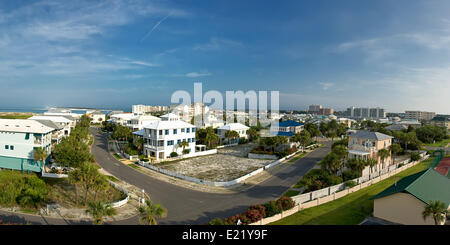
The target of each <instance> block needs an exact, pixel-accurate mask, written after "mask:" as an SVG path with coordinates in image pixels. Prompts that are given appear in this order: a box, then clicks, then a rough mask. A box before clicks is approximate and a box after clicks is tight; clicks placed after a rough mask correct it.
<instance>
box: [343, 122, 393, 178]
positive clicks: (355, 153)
mask: <svg viewBox="0 0 450 245" xmlns="http://www.w3.org/2000/svg"><path fill="white" fill-rule="evenodd" d="M392 138H393V137H392V136H389V135H386V134H382V133H378V132H370V131H364V130H361V131H358V132H356V133H354V134H351V135H349V136H348V159H352V158H359V159H363V160H366V159H368V158H373V159H376V160H377V162H378V164H377V165H376V166H374V167H373V169H370V167H366V168H365V169H364V170H363V172H362V176H365V175H368V174H370V173H371V172H375V171H380V170H381V169H384V168H387V167H389V165H391V164H393V162H392V159H391V156H389V157H387V158H385V159H384V161H382V160H381V157H379V156H378V152H379V151H380V150H381V149H388V150H389V147H390V146H391V144H392Z"/></svg>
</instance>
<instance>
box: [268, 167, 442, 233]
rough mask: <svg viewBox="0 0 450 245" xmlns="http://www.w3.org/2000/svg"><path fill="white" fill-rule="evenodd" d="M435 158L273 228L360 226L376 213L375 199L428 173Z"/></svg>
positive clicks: (275, 223)
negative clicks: (406, 180) (410, 178)
mask: <svg viewBox="0 0 450 245" xmlns="http://www.w3.org/2000/svg"><path fill="white" fill-rule="evenodd" d="M432 159H434V158H429V159H427V160H425V161H423V162H421V163H419V164H417V165H416V166H413V167H410V168H408V169H406V170H404V171H403V172H401V173H398V174H396V175H394V176H392V177H390V178H388V179H385V180H383V181H380V182H378V183H376V184H374V185H371V186H369V187H366V188H364V189H362V190H359V191H357V192H354V193H351V194H349V195H347V196H345V197H342V198H339V199H337V200H335V201H332V202H328V203H325V204H322V205H320V206H317V207H312V208H308V209H305V210H302V211H300V212H297V213H295V214H293V215H291V216H288V217H286V218H284V219H281V220H279V221H276V222H273V223H271V225H357V224H359V223H361V222H362V221H363V220H364V219H365V218H366V217H368V216H370V215H371V214H372V213H373V200H369V198H371V197H372V196H375V195H376V194H378V193H380V192H382V191H383V190H384V189H386V188H388V187H389V186H391V185H392V184H394V183H395V181H398V180H400V179H401V178H403V177H406V176H409V175H412V174H415V173H418V172H420V171H423V170H425V169H427V168H428V167H429V165H430V163H431V161H432Z"/></svg>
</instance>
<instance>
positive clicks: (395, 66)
mask: <svg viewBox="0 0 450 245" xmlns="http://www.w3.org/2000/svg"><path fill="white" fill-rule="evenodd" d="M449 12H450V1H447V0H436V1H427V0H418V1H410V0H398V1H391V0H378V1H359V0H342V1H324V0H318V1H295V0H286V1H282V2H276V1H265V0H262V1H257V2H255V1H244V2H243V1H237V0H229V1H189V0H183V1H182V0H169V1H159V0H115V1H106V0H104V1H103V0H100V1H95V2H92V1H2V2H0V28H1V29H2V33H0V50H1V53H2V55H1V56H0V87H1V89H2V90H1V91H2V96H1V97H0V104H1V105H2V107H38V106H40V105H42V106H43V107H45V106H73V105H77V106H82V107H102V108H103V107H104V108H127V107H129V108H130V109H131V105H133V104H149V105H159V104H161V105H168V104H170V96H171V94H172V93H173V92H175V91H176V90H186V91H192V86H193V84H194V82H202V83H203V84H204V89H205V90H218V91H221V92H224V91H226V90H242V91H249V90H255V91H260V90H265V91H271V90H278V91H280V109H295V110H306V109H307V107H308V106H309V105H310V104H322V105H323V106H324V107H329V108H334V109H335V110H337V111H343V110H345V109H346V108H347V107H350V106H355V107H382V108H385V109H386V111H387V112H404V111H405V110H420V111H432V112H436V113H438V114H450V106H449V105H450V97H449V96H448V95H449V94H450V17H449V16H448V13H449Z"/></svg>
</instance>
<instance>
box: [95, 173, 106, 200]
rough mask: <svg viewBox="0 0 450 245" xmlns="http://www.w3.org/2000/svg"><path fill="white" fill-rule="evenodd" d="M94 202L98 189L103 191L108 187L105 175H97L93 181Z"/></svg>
mask: <svg viewBox="0 0 450 245" xmlns="http://www.w3.org/2000/svg"><path fill="white" fill-rule="evenodd" d="M93 187H94V190H95V193H94V202H96V201H97V195H98V192H99V191H105V190H107V189H108V188H109V183H108V181H107V180H106V176H105V175H99V176H98V177H97V178H96V179H95V181H94V186H93Z"/></svg>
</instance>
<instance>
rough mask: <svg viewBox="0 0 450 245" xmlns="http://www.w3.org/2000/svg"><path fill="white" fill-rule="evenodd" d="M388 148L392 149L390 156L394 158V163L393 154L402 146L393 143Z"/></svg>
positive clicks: (399, 150)
mask: <svg viewBox="0 0 450 245" xmlns="http://www.w3.org/2000/svg"><path fill="white" fill-rule="evenodd" d="M389 149H390V150H391V151H392V156H393V158H394V159H393V160H394V163H395V157H394V156H395V155H397V154H398V153H399V152H401V151H402V147H401V146H400V145H399V144H397V143H394V144H392V145H390V146H389Z"/></svg>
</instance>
